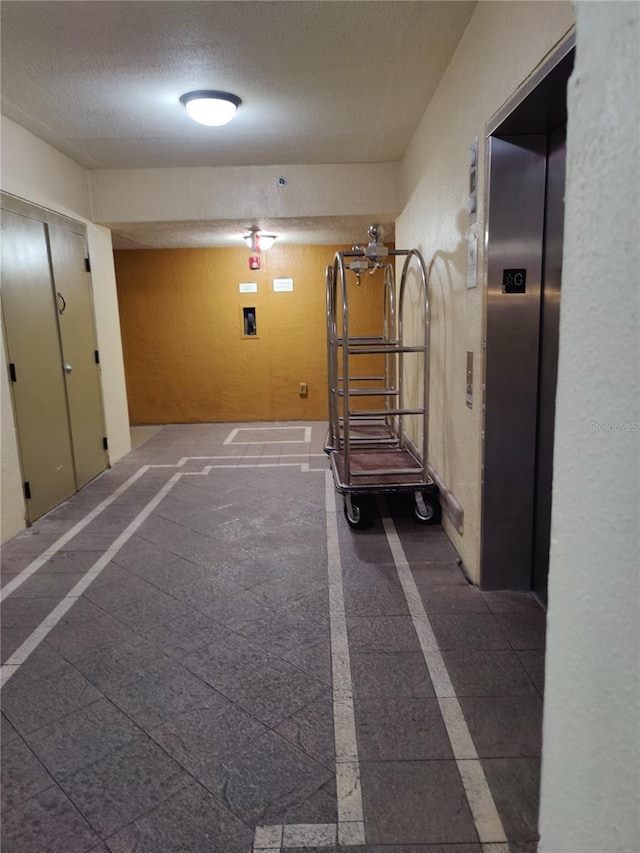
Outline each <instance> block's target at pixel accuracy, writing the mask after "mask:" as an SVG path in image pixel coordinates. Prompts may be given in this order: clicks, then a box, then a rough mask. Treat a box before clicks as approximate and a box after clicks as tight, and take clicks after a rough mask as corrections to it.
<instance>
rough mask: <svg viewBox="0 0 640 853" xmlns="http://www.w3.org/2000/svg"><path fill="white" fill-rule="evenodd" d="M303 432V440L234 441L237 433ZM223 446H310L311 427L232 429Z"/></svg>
mask: <svg viewBox="0 0 640 853" xmlns="http://www.w3.org/2000/svg"><path fill="white" fill-rule="evenodd" d="M281 429H284V430H288V431H291V430H294V429H302V430H304V438H277V439H273V440H272V441H236V437H237V436H238V433H241V432H261V431H264V432H275V430H281ZM222 443H223V444H226V445H228V444H234V445H240V444H311V427H310V426H298V425H296V426H286V427H236V428H235V429H232V430H231V432H230V433H229V435H228V436H227V437H226V438H225V440H224V441H223V442H222Z"/></svg>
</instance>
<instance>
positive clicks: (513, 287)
mask: <svg viewBox="0 0 640 853" xmlns="http://www.w3.org/2000/svg"><path fill="white" fill-rule="evenodd" d="M502 292H503V293H526V292H527V271H526V270H502Z"/></svg>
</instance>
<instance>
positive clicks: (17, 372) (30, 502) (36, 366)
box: [2, 210, 76, 521]
mask: <svg viewBox="0 0 640 853" xmlns="http://www.w3.org/2000/svg"><path fill="white" fill-rule="evenodd" d="M2 311H3V321H4V329H5V336H6V340H7V350H8V355H9V362H10V365H11V379H12V390H13V401H14V408H15V416H16V430H17V433H18V444H19V448H20V461H21V465H22V474H23V477H24V481H25V499H26V508H27V520H28V521H33V520H34V519H36V518H39V517H40V516H41V515H43V514H44V513H45V512H47V510H49V509H51V507H53V506H55V504H57V503H59V502H60V501H63V500H64V499H65V498H67V497H69V496H70V495H72V494H73V493H74V492H75V490H76V483H75V472H74V467H73V451H72V447H71V436H70V432H69V418H68V414H67V400H66V393H65V385H64V375H63V373H62V369H61V357H60V340H59V337H58V326H57V323H56V311H55V304H54V298H53V290H52V288H51V275H50V269H49V255H48V251H47V240H46V234H45V225H44V223H42V222H37V221H36V220H34V219H28V218H27V217H25V216H20V215H19V214H17V213H12V212H9V211H6V210H3V211H2Z"/></svg>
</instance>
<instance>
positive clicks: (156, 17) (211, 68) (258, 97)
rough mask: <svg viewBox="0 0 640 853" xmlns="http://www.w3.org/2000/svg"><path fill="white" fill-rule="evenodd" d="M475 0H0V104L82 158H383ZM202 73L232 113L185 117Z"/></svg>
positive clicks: (392, 155) (409, 121) (391, 153)
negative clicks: (206, 119) (214, 122)
mask: <svg viewBox="0 0 640 853" xmlns="http://www.w3.org/2000/svg"><path fill="white" fill-rule="evenodd" d="M474 6H475V2H464V0H457V2H454V0H445V2H430V0H422V2H404V0H391V1H390V2H386V1H385V0H374V2H368V1H367V0H350V2H341V0H319V1H318V2H316V1H315V0H304V1H303V2H297V0H285V2H271V0H260V2H251V0H247V2H245V0H235V2H218V0H208V1H207V0H205V2H191V0H179V2H173V0H160V2H156V0H143V2H138V0H125V1H124V2H121V0H107V2H103V0H72V1H71V2H58V0H44V2H38V0H36V2H21V1H20V0H4V2H2V4H1V6H0V11H1V15H2V30H1V36H2V54H1V63H2V64H1V72H2V76H1V93H2V112H3V114H4V115H6V116H8V117H9V118H11V119H13V120H14V121H16V122H17V123H18V124H20V125H22V126H23V127H25V128H27V130H30V131H31V132H33V133H34V134H36V136H39V137H40V138H41V139H44V140H45V141H46V142H48V143H50V144H51V145H53V146H54V147H55V148H57V149H58V150H60V151H62V152H64V153H65V154H67V155H69V156H70V157H72V158H73V159H74V160H76V161H77V162H79V163H81V164H83V165H84V166H86V167H87V168H89V169H93V168H103V169H104V168H107V169H108V168H144V167H168V166H232V165H233V166H244V165H286V164H305V163H308V164H311V163H368V162H369V163H373V162H388V161H396V160H399V159H400V158H401V156H402V154H403V152H404V150H405V148H406V146H407V144H408V142H409V140H410V138H411V135H412V133H413V131H414V130H415V128H416V127H417V124H418V122H419V120H420V118H421V116H422V114H423V112H424V110H425V108H426V106H427V104H428V102H429V100H430V98H431V97H432V95H433V93H434V92H435V90H436V88H437V86H438V83H439V81H440V79H441V76H442V74H443V72H444V71H445V69H446V67H447V65H448V63H449V61H450V59H451V56H452V54H453V51H454V50H455V48H456V45H457V44H458V42H459V40H460V38H461V36H462V34H463V32H464V29H465V27H466V25H467V23H468V21H469V18H470V16H471V14H472V12H473V8H474ZM201 88H214V89H222V90H226V91H231V92H234V93H235V94H237V95H239V96H240V97H241V98H242V100H243V103H242V106H241V108H240V109H239V111H238V114H237V116H236V117H235V119H234V120H233V121H232V122H231V124H229V125H227V126H225V127H223V128H206V127H202V126H200V125H197V124H195V123H194V122H192V121H191V120H190V119H189V118H188V116H187V114H186V111H185V110H184V108H183V107H182V106H181V104H180V103H179V100H178V99H179V97H180V95H181V94H183V93H184V92H186V91H189V90H192V89H201Z"/></svg>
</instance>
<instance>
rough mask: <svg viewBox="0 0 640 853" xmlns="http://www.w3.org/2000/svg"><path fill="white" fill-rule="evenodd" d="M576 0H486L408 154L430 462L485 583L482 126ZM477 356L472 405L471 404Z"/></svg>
mask: <svg viewBox="0 0 640 853" xmlns="http://www.w3.org/2000/svg"><path fill="white" fill-rule="evenodd" d="M573 23H574V13H573V6H572V4H571V3H569V2H544V3H542V2H540V3H534V2H513V3H512V2H481V3H478V6H477V8H476V11H475V12H474V15H473V17H472V19H471V21H470V23H469V26H468V27H467V30H466V32H465V34H464V36H463V38H462V40H461V42H460V44H459V46H458V49H457V50H456V53H455V55H454V57H453V59H452V61H451V64H450V65H449V68H448V69H447V72H446V74H445V76H444V78H443V81H442V83H441V85H440V87H439V89H438V91H437V93H436V95H435V96H434V98H433V100H432V102H431V104H430V105H429V107H428V109H427V111H426V113H425V114H424V116H423V119H422V121H421V123H420V125H419V127H418V129H417V131H416V133H415V135H414V137H413V139H412V141H411V144H410V146H409V148H408V149H407V152H406V154H405V157H404V160H403V164H402V166H403V171H402V175H403V191H404V197H405V206H404V209H403V211H402V214H401V215H400V217H399V218H398V220H397V222H396V243H397V245H398V247H399V248H402V247H408V246H416V247H418V248H420V249H421V251H422V252H423V254H424V256H425V259H426V261H427V264H428V267H429V273H430V279H431V287H432V334H433V344H432V354H433V357H432V367H431V417H430V441H429V444H430V461H431V462H432V464H433V465H434V467H435V468H436V470H437V471H438V473H439V474H440V476H441V477H442V479H443V480H444V482H445V484H446V485H447V486H448V487H449V489H451V491H452V492H453V494H454V496H455V497H456V498H457V500H458V501H459V502H460V503H461V504H462V507H463V509H464V532H463V534H462V535H459V534H458V533H457V531H456V530H455V529H454V528H453V526H452V525H451V524H450V523H449V521H448V520H447V518H446V517H445V520H444V523H445V526H446V528H447V532H448V533H449V535H450V536H451V538H452V540H453V542H454V544H455V545H456V547H457V549H458V551H459V553H460V554H461V556H462V558H463V561H464V564H465V567H466V569H467V570H468V572H469V573H470V575H471V576H472V577H473V579H474V580H476V581H477V580H478V579H479V558H480V508H481V482H480V480H481V462H482V365H483V349H482V340H483V329H484V299H485V294H484V284H485V282H484V277H483V254H482V244H483V234H484V224H485V223H484V181H485V162H486V156H485V148H484V139H483V136H484V132H485V125H486V123H487V122H488V121H489V120H490V119H491V117H492V116H493V115H494V114H495V113H496V112H497V111H498V109H499V108H500V107H501V106H502V105H503V104H504V103H505V102H506V101H507V100H508V99H509V98H510V97H511V96H512V95H513V94H514V93H515V91H516V90H517V89H518V87H519V86H520V85H521V84H522V83H523V82H524V81H525V80H526V78H527V77H528V76H530V74H531V73H532V72H533V71H534V70H535V68H536V67H537V66H538V65H539V64H540V62H541V61H542V59H543V58H544V57H545V56H546V55H547V54H548V53H549V51H550V50H552V49H553V47H554V45H555V44H557V43H558V42H559V41H560V40H561V39H562V38H563V37H564V36H565V35H566V33H567V32H568V31H569V30H570V29H571V27H572V25H573ZM475 136H478V137H479V139H480V155H479V168H478V210H479V215H478V221H477V223H476V224H475V225H473V226H472V227H471V228H469V225H468V214H467V195H468V181H469V146H470V144H471V143H472V141H473V138H474V137H475ZM470 231H471V232H472V233H474V234H475V235H476V236H477V237H478V249H479V255H480V256H479V260H478V287H477V288H475V289H471V290H468V289H467V237H468V234H469V232H470ZM467 351H471V352H473V354H474V388H473V391H474V397H473V409H471V410H470V409H468V408H467V406H466V403H465V390H466V353H467Z"/></svg>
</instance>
